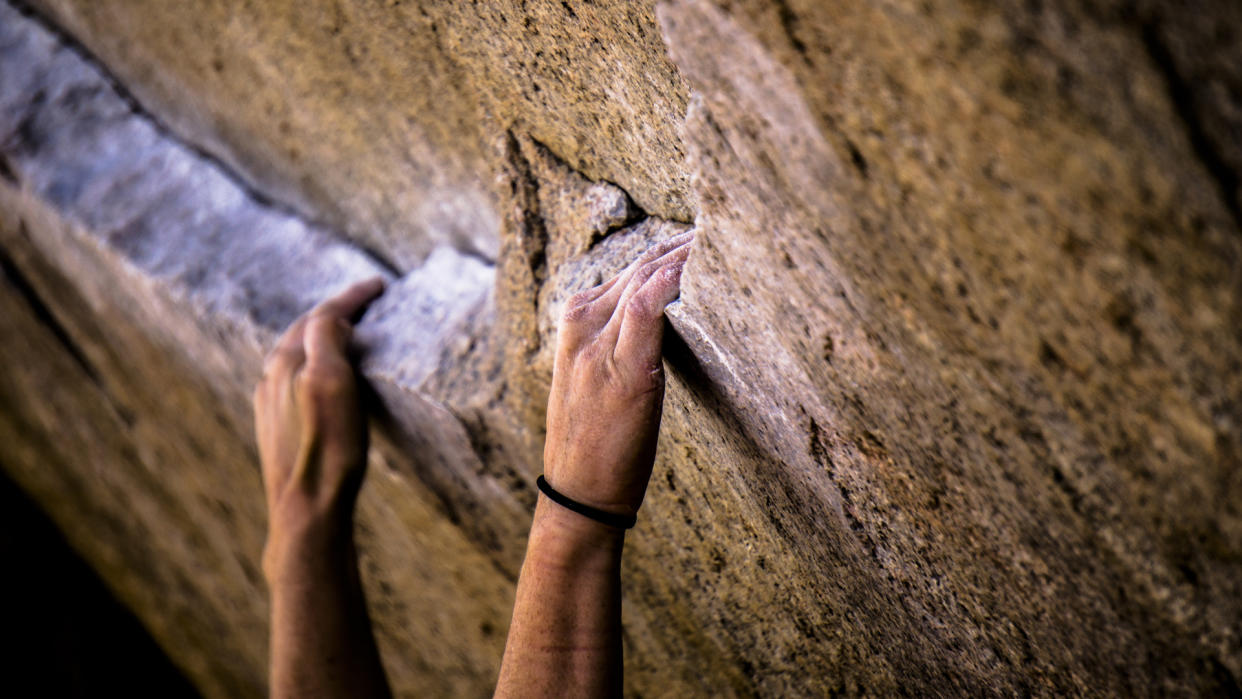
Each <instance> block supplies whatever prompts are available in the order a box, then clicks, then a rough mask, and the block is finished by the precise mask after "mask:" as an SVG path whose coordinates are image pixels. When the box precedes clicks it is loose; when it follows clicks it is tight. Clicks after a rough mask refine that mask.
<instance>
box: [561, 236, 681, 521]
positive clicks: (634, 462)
mask: <svg viewBox="0 0 1242 699" xmlns="http://www.w3.org/2000/svg"><path fill="white" fill-rule="evenodd" d="M693 239H694V236H693V234H692V233H685V234H682V235H679V236H676V237H674V238H671V239H669V240H667V241H665V242H663V243H660V244H658V245H656V246H654V247H653V248H651V249H650V250H648V251H647V252H646V253H645V254H644V255H643V256H642V257H641V258H639V259H638V260H637V261H636V262H635V263H634V264H632V265H630V266H629V267H628V268H626V270H625V271H623V272H621V273H620V274H619V275H617V276H615V277H613V278H612V279H610V280H608V281H607V282H605V283H603V284H601V285H600V286H597V287H595V288H592V289H588V290H587V291H584V292H582V293H580V294H577V295H576V296H574V297H572V298H571V299H570V300H569V302H568V303H567V304H566V307H565V314H564V317H563V319H562V321H561V326H560V336H559V338H558V339H557V349H556V360H555V366H554V368H553V371H552V391H551V395H550V396H549V398H548V434H547V441H546V443H545V446H544V452H543V461H544V474H545V477H546V478H547V480H548V483H549V484H550V485H551V486H552V487H553V488H555V489H556V490H558V491H560V492H562V493H564V494H565V495H567V496H569V497H570V498H573V499H574V500H577V501H579V502H582V503H584V504H587V505H591V506H593V507H596V508H598V509H601V510H605V511H608V512H615V513H617V514H625V515H632V514H636V513H637V512H638V508H639V506H640V505H641V504H642V501H643V495H644V494H645V493H646V490H647V481H648V479H649V478H650V477H651V468H652V465H653V462H654V460H655V449H656V437H657V435H658V432H659V428H660V413H661V408H662V404H663V400H664V370H663V365H662V363H661V359H660V354H661V348H662V342H663V339H664V308H665V306H667V305H668V304H669V303H671V302H672V301H673V300H674V299H676V298H677V295H678V294H679V293H680V289H681V271H682V266H683V265H684V264H685V262H686V258H687V256H688V255H689V254H690V242H691V241H692V240H693Z"/></svg>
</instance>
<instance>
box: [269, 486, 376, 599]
mask: <svg viewBox="0 0 1242 699" xmlns="http://www.w3.org/2000/svg"><path fill="white" fill-rule="evenodd" d="M270 517H271V519H270V522H269V524H268V536H267V542H266V543H265V545H264V547H263V561H262V568H263V576H264V578H266V580H267V583H268V585H269V586H271V587H273V588H276V587H278V584H279V583H280V582H281V581H282V580H285V579H288V578H290V577H295V578H305V577H306V576H318V575H321V574H324V573H327V572H330V571H332V570H334V569H336V568H337V567H338V566H339V565H340V564H341V563H342V562H346V561H348V560H349V556H350V555H351V551H352V550H353V521H352V517H351V516H348V515H344V514H342V513H340V512H335V511H332V510H331V509H326V508H312V507H305V506H290V505H288V504H284V505H283V506H277V507H274V508H272V511H271V513H270Z"/></svg>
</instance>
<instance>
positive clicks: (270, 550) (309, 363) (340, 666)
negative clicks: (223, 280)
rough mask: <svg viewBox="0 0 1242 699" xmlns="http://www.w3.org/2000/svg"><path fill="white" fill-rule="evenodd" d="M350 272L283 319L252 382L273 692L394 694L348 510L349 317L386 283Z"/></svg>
mask: <svg viewBox="0 0 1242 699" xmlns="http://www.w3.org/2000/svg"><path fill="white" fill-rule="evenodd" d="M382 288H383V285H382V283H381V282H380V281H379V280H371V281H369V282H363V283H361V284H356V285H354V286H352V287H350V288H349V289H347V290H346V291H344V292H343V293H341V294H340V295H338V296H336V297H334V298H332V299H329V300H327V301H325V302H324V303H322V304H320V305H319V306H316V307H315V309H313V310H312V311H311V312H310V313H308V314H307V315H305V316H303V317H301V318H299V319H298V320H297V321H295V322H294V323H293V325H291V326H290V327H289V329H288V330H286V331H285V334H284V335H283V336H282V337H281V338H280V340H279V341H278V342H277V344H276V348H275V349H274V350H273V351H272V353H271V354H270V355H269V357H268V359H267V362H266V363H265V365H264V376H263V380H262V381H260V383H259V385H258V387H257V388H256V389H255V395H254V405H255V427H256V432H257V435H258V441H259V456H260V461H261V462H262V469H263V482H264V490H265V491H266V497H267V505H268V519H269V523H268V540H267V546H266V548H265V549H264V552H263V573H264V576H265V577H266V579H267V582H268V586H269V588H270V590H271V595H272V647H271V653H272V667H271V695H272V696H273V697H384V696H388V695H389V694H390V692H389V689H388V683H387V680H386V679H385V677H384V671H383V668H382V667H381V665H380V659H379V653H378V651H377V650H376V646H375V640H374V638H373V636H372V633H371V621H370V617H369V616H368V615H367V610H366V602H365V600H364V598H363V594H362V586H361V584H360V581H359V577H358V561H357V554H356V553H355V550H354V539H353V511H354V503H355V502H356V499H357V496H358V490H359V488H360V487H361V484H362V477H363V473H364V470H365V467H366V453H367V432H366V422H365V417H364V416H363V414H362V410H361V406H360V405H359V397H358V384H357V378H356V377H355V374H354V369H353V367H352V366H351V365H350V363H349V361H348V359H347V358H346V348H347V346H348V344H349V339H350V336H351V334H352V330H353V326H352V324H351V318H353V317H354V316H356V315H358V314H359V313H360V312H361V311H362V309H364V308H365V307H366V305H367V303H369V302H370V301H371V299H373V298H374V297H375V296H377V295H378V294H379V293H380V291H381V290H382Z"/></svg>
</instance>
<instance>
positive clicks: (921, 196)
mask: <svg viewBox="0 0 1242 699" xmlns="http://www.w3.org/2000/svg"><path fill="white" fill-rule="evenodd" d="M33 4H34V5H35V6H37V7H39V8H40V11H41V12H42V13H43V16H42V17H41V18H24V17H22V16H21V14H20V13H18V12H15V11H14V10H13V9H12V8H11V7H10V6H8V5H0V68H2V70H0V166H2V167H0V174H2V175H3V177H2V178H0V252H3V255H2V256H0V262H3V276H0V280H2V283H0V311H2V312H0V326H2V328H3V334H2V335H0V337H2V338H3V339H2V340H0V359H2V360H3V361H4V362H5V365H6V366H7V367H10V369H8V370H6V371H5V372H2V373H0V464H3V467H4V468H5V469H6V470H7V471H9V472H10V473H12V474H13V476H14V478H15V479H16V480H17V481H18V482H19V483H21V484H22V485H23V487H25V488H26V489H27V490H29V491H30V492H31V493H32V494H33V495H34V496H35V498H36V499H37V500H38V501H39V502H40V503H42V505H43V506H44V507H45V508H46V509H47V510H48V512H49V514H50V515H51V516H52V517H53V518H54V519H55V520H56V521H57V522H58V523H59V524H60V526H61V527H62V528H63V529H65V531H66V533H67V535H68V537H69V539H70V541H72V542H73V543H74V545H75V546H76V547H78V548H79V550H81V551H82V552H83V554H84V556H85V557H86V558H87V560H89V561H90V562H91V563H92V564H93V565H94V566H95V567H96V568H97V569H99V570H100V572H101V574H102V576H103V577H104V578H105V579H106V580H108V582H109V584H110V585H111V586H112V587H113V588H114V590H116V592H117V593H118V595H119V596H120V597H121V598H122V599H123V600H124V601H125V602H126V603H127V604H128V605H130V606H131V607H132V608H134V610H135V611H136V612H137V614H138V615H139V616H140V618H142V619H143V620H144V622H145V623H146V624H147V625H148V626H149V627H151V628H152V630H153V632H154V635H155V636H156V638H157V639H158V640H159V641H160V642H161V644H162V645H164V647H165V648H166V649H168V650H169V652H170V653H171V654H172V656H173V657H174V659H175V660H176V661H177V662H178V663H179V664H180V665H182V666H183V667H185V668H186V669H187V671H188V673H189V675H190V676H191V677H192V678H194V680H195V682H196V683H197V684H198V685H199V686H200V687H201V688H202V689H203V691H204V692H205V693H207V694H208V695H211V696H249V695H260V694H262V692H263V690H264V663H265V647H266V646H265V643H266V639H265V636H266V621H265V615H266V606H265V600H264V593H263V591H262V587H261V585H260V584H259V581H258V576H257V575H256V574H255V569H256V568H257V560H258V553H259V551H258V549H259V547H260V546H261V540H262V530H263V525H264V515H263V512H262V502H261V497H260V492H259V485H258V477H257V468H256V467H255V463H254V454H253V447H252V444H251V440H252V438H251V436H250V434H249V429H250V428H249V420H250V415H249V412H248V405H247V398H248V391H249V385H250V383H251V382H252V381H253V380H254V378H255V376H256V375H257V372H258V369H259V367H258V364H259V360H260V357H261V356H262V351H263V348H264V347H265V346H266V344H267V343H269V342H270V341H271V339H272V338H273V337H274V336H275V333H276V332H278V330H279V329H280V328H281V327H282V326H283V325H284V324H285V323H286V322H287V321H288V320H289V319H290V318H292V317H293V316H294V315H295V314H296V313H297V312H299V311H301V310H302V309H304V308H306V307H307V306H308V305H309V304H311V303H313V302H314V300H316V299H318V298H321V297H322V296H324V295H326V294H327V293H330V292H331V291H332V290H333V289H334V288H336V287H337V286H339V285H340V284H342V283H344V282H345V281H347V280H349V279H356V278H359V277H361V276H365V275H368V274H373V273H379V274H382V275H384V276H386V277H388V278H389V279H390V280H391V283H390V289H389V291H388V293H387V294H386V295H385V297H384V298H382V299H381V300H380V301H379V302H378V303H377V304H376V305H375V307H373V308H372V309H371V311H370V312H369V313H368V314H367V316H366V317H365V318H364V319H363V321H362V323H361V324H360V327H359V332H358V338H359V347H360V350H361V351H362V352H363V361H362V369H363V372H364V374H365V375H366V376H367V378H368V381H369V383H370V384H371V386H372V387H373V388H374V389H375V393H376V395H377V397H378V398H379V400H378V401H377V404H376V412H375V420H374V424H375V426H376V435H377V439H376V445H375V446H376V448H375V449H374V450H373V451H374V453H373V458H372V469H371V475H370V477H369V479H368V484H367V486H366V488H365V490H364V495H363V502H362V507H361V510H360V518H359V535H360V539H361V543H362V548H363V551H364V566H363V567H364V570H363V573H364V579H365V582H366V585H367V589H368V599H369V602H370V604H371V607H372V611H373V614H374V617H375V619H376V622H377V628H378V633H379V638H380V645H381V648H382V651H383V654H384V660H385V665H386V667H387V668H388V670H389V672H390V673H391V674H392V676H393V678H394V684H395V686H396V688H397V689H398V691H399V693H401V694H403V695H405V694H408V695H432V696H462V695H467V696H470V695H480V696H482V695H486V694H487V693H488V692H489V691H490V688H491V684H492V682H494V677H495V673H496V669H497V665H498V662H499V657H500V649H501V645H502V643H503V638H504V633H505V628H506V626H507V623H508V612H509V605H510V604H511V600H512V587H513V584H514V580H515V577H516V572H517V569H518V565H519V563H520V559H521V554H522V547H523V545H524V537H525V528H526V526H527V524H528V517H529V512H530V509H531V507H532V506H533V503H534V500H535V491H534V490H533V488H532V484H533V481H534V478H535V476H536V475H537V474H538V473H539V470H540V468H539V457H540V452H541V449H542V438H543V421H542V418H543V412H544V407H545V402H546V396H547V390H548V385H549V381H550V377H551V369H552V353H551V351H552V348H553V347H554V344H555V320H556V318H557V315H558V314H559V312H560V308H561V306H562V304H563V302H564V300H565V298H567V297H568V296H569V295H570V294H572V293H573V292H575V291H577V290H579V289H582V288H585V287H587V286H590V285H592V284H595V283H598V282H599V281H601V280H602V279H604V278H606V277H607V276H609V275H611V274H613V273H615V272H616V271H617V270H619V269H620V268H621V267H623V266H624V265H625V264H626V263H627V262H628V260H630V259H632V258H633V257H634V256H635V255H636V254H637V253H638V252H639V251H640V250H642V249H643V248H644V247H645V246H647V245H649V244H650V243H651V242H652V241H655V240H659V239H661V238H663V237H665V236H668V235H672V234H675V233H676V232H679V231H682V230H686V229H687V228H689V227H694V228H695V229H696V231H697V234H698V237H697V242H696V248H695V251H694V253H693V255H692V257H691V259H690V262H689V263H688V265H687V268H686V273H685V277H684V280H683V294H682V299H681V300H680V301H678V302H677V303H675V304H674V305H673V306H672V307H670V310H669V320H670V327H671V330H672V331H671V332H670V334H669V339H668V344H667V347H666V358H667V368H668V377H669V386H668V397H667V403H666V408H665V420H664V426H663V431H662V435H661V447H660V452H659V456H658V463H657V465H656V469H655V475H654V476H653V480H652V485H651V488H650V490H649V493H648V497H647V500H646V502H645V504H644V507H643V509H642V512H641V514H640V524H639V525H638V527H637V528H636V529H635V530H634V531H633V532H632V534H631V535H630V536H629V540H628V546H627V553H626V559H625V588H624V595H625V611H624V622H625V637H624V638H625V648H626V671H627V687H626V689H627V694H629V695H632V696H677V697H681V696H734V695H737V696H749V695H763V696H818V695H833V694H846V695H880V696H891V695H898V694H914V695H920V696H927V695H930V696H980V695H983V696H986V695H1004V696H1009V695H1038V696H1062V695H1090V696H1205V695H1206V696H1230V695H1232V694H1237V693H1239V692H1240V691H1242V638H1240V636H1239V633H1242V632H1240V631H1239V629H1242V509H1240V507H1239V502H1242V398H1240V397H1242V225H1240V220H1239V219H1240V217H1239V214H1238V182H1239V179H1238V178H1239V173H1242V160H1239V158H1238V151H1237V148H1238V139H1237V138H1236V137H1234V136H1236V133H1237V125H1238V124H1239V123H1242V122H1239V121H1238V112H1237V109H1236V106H1237V103H1238V95H1239V88H1238V85H1239V80H1240V79H1242V66H1240V65H1239V63H1238V58H1237V57H1238V56H1239V55H1242V48H1240V44H1239V41H1240V37H1239V34H1238V33H1237V30H1236V27H1237V26H1238V25H1237V23H1236V21H1231V19H1236V15H1237V12H1238V10H1237V9H1236V8H1235V7H1234V6H1232V5H1229V4H1228V3H1204V4H1203V6H1202V7H1201V8H1199V9H1198V10H1197V11H1196V12H1195V13H1188V12H1186V11H1184V10H1182V9H1179V8H1178V7H1175V6H1174V5H1173V4H1172V3H1164V2H1157V1H1152V2H1144V3H1137V4H1129V3H1104V2H1101V3H1090V4H1087V5H1084V4H1082V3H1070V2H1060V1H1059V0H1044V1H1043V2H1016V1H1014V2H1009V1H1006V2H1000V3H980V2H949V1H948V0H943V1H932V2H918V3H915V2H909V3H907V2H895V3H886V4H876V3H861V2H845V3H817V2H800V1H798V0H785V1H784V2H775V1H764V0H738V1H736V2H729V3H713V2H708V1H707V0H678V1H675V2H674V1H669V2H663V3H659V4H658V5H657V6H654V7H653V6H650V5H648V4H627V3H583V2H574V1H572V0H571V1H570V2H565V3H536V2H530V3H526V4H524V5H521V6H518V5H509V4H499V3H478V4H475V3H469V4H467V3H437V4H435V5H432V4H429V3H423V4H421V5H413V4H410V3H406V2H397V1H394V2H389V3H385V4H363V3H328V2H320V1H319V0H313V1H308V2H304V3H300V4H298V5H297V6H296V8H293V6H292V5H289V4H286V3H254V4H236V3H234V4H228V3H216V2H207V3H196V4H194V6H193V7H189V6H175V7H174V6H173V5H170V4H166V3H152V2H141V1H138V0H134V1H131V2H119V3H88V2H78V1H75V0H41V1H40V2H36V3H33ZM52 25H59V26H60V27H62V28H63V29H64V30H65V31H67V32H68V33H69V34H70V35H72V36H73V37H74V39H76V41H80V42H81V43H82V44H83V45H84V46H86V47H88V48H89V50H90V51H91V52H92V53H93V54H95V55H96V56H98V57H99V58H100V59H102V60H103V62H105V63H106V64H107V65H108V70H109V71H111V73H112V74H113V75H114V76H116V77H117V78H118V79H119V80H120V82H121V83H123V85H124V88H125V89H126V90H127V91H128V94H130V95H132V96H133V98H136V102H135V101H134V99H127V98H126V96H125V95H119V94H117V93H116V92H115V90H114V86H112V85H110V84H109V83H108V82H107V81H106V80H105V79H104V78H103V77H102V74H101V73H99V72H98V70H97V68H96V67H94V66H95V64H94V63H93V61H94V60H95V59H93V58H91V57H90V56H85V55H84V54H83V53H82V52H81V51H80V50H79V49H78V48H75V46H74V44H73V40H70V39H67V38H66V37H65V36H64V35H62V36H61V38H59V39H58V38H57V35H56V34H55V33H53V32H49V31H48V28H49V27H50V26H52ZM66 42H69V43H66ZM411 76H412V77H411ZM82 454H89V455H90V456H89V458H86V459H83V458H82V457H81V455H82Z"/></svg>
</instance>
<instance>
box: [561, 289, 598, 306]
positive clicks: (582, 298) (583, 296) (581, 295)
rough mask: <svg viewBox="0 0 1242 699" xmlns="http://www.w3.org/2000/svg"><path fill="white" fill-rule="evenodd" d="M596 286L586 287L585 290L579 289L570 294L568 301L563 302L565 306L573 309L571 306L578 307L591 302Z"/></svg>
mask: <svg viewBox="0 0 1242 699" xmlns="http://www.w3.org/2000/svg"><path fill="white" fill-rule="evenodd" d="M596 288H598V287H596ZM596 288H591V289H587V290H585V291H579V292H578V293H576V294H574V295H573V296H570V297H569V301H568V302H567V303H566V304H565V307H566V308H567V309H573V308H580V307H582V306H585V305H587V304H588V303H590V302H591V300H592V299H593V298H595V292H596Z"/></svg>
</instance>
